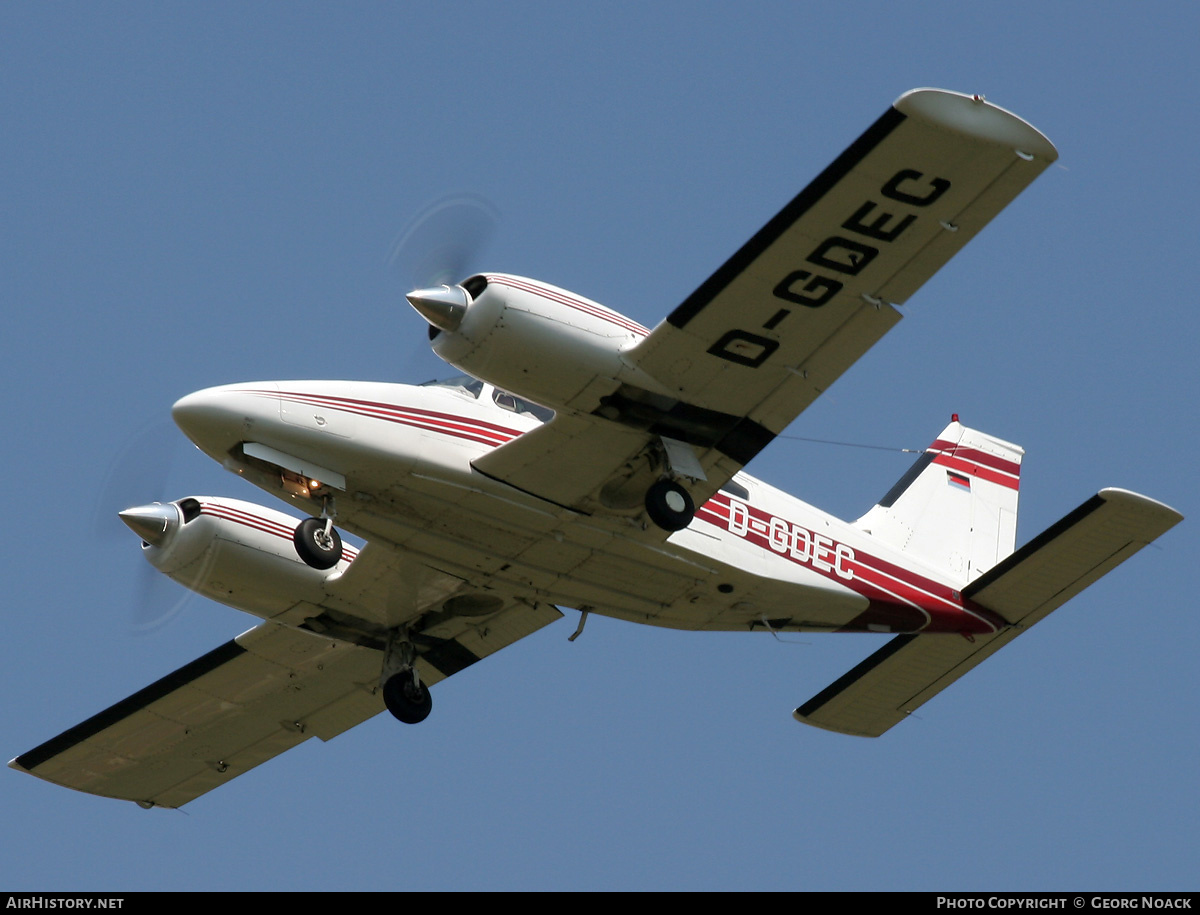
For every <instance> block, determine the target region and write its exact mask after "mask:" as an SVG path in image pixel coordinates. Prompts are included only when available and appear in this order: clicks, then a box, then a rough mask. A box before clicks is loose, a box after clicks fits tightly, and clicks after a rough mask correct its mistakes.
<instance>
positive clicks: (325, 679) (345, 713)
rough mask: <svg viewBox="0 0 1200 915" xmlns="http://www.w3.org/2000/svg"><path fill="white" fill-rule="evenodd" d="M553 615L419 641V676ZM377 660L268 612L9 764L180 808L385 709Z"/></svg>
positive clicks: (500, 643) (498, 619)
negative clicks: (422, 646) (270, 618)
mask: <svg viewBox="0 0 1200 915" xmlns="http://www.w3.org/2000/svg"><path fill="white" fill-rule="evenodd" d="M352 567H353V565H352ZM560 616H561V614H560V613H559V612H558V610H556V609H555V608H553V607H541V606H532V605H526V604H522V603H517V604H515V605H513V606H511V607H508V608H506V609H505V610H504V611H503V612H501V613H499V614H496V615H494V616H493V617H491V618H489V619H488V620H487V623H486V625H471V624H468V625H466V626H464V627H461V628H462V631H460V632H459V633H458V634H457V635H456V636H455V637H454V638H445V639H440V640H438V643H437V644H436V645H432V646H426V648H427V650H426V652H425V653H424V654H422V655H421V657H420V658H419V659H418V662H417V667H418V670H419V671H420V674H421V680H422V681H423V682H424V683H426V684H427V685H432V684H434V683H437V682H438V681H440V680H443V679H445V678H446V677H448V676H451V675H452V674H454V673H457V672H458V671H459V670H462V669H463V668H464V667H467V666H468V665H470V664H472V663H474V662H475V661H477V660H479V659H480V658H482V657H484V656H486V655H489V654H491V653H493V652H495V651H498V650H499V649H500V648H503V647H504V646H506V645H509V644H512V643H513V642H515V641H517V640H518V639H520V638H522V637H523V636H525V635H528V634H529V633H531V632H534V631H535V630H537V629H539V628H541V627H542V626H544V625H546V624H547V623H549V622H552V621H553V620H555V619H558V618H559V617H560ZM469 622H470V621H469ZM473 622H476V623H477V622H478V621H473ZM382 661H383V656H382V652H380V651H378V650H376V649H373V648H366V647H360V646H358V645H354V644H351V643H349V642H345V641H340V640H337V639H333V638H329V637H326V636H321V635H316V634H313V633H310V632H305V631H302V630H299V629H294V628H291V627H288V626H284V625H281V624H279V623H273V622H265V623H263V624H262V625H260V626H258V627H256V628H254V629H251V630H250V631H248V632H244V633H242V634H241V635H239V636H238V637H237V638H236V639H233V640H232V641H230V642H227V643H226V644H224V645H222V646H221V647H219V648H217V649H215V650H213V651H210V652H209V653H208V654H206V655H204V656H203V657H200V658H197V659H196V660H195V661H192V662H191V663H190V664H186V665H184V666H183V667H181V668H180V669H179V670H177V671H175V672H174V673H171V674H168V675H167V676H166V677H163V678H162V679H161V680H159V681H158V682H156V683H153V684H151V685H150V686H147V687H146V688H145V689H142V690H140V691H138V692H136V693H134V694H133V695H132V696H130V697H129V698H127V699H124V700H122V701H121V702H118V703H117V704H116V705H114V706H112V707H111V708H108V709H106V710H105V711H103V712H101V713H100V714H98V715H95V716H93V717H91V718H89V719H88V720H87V721H84V722H82V723H81V724H78V725H76V726H75V727H73V728H71V729H70V730H68V731H65V732H64V733H62V734H60V735H59V736H57V737H55V738H53V739H51V740H49V741H47V742H46V743H44V744H42V745H41V746H40V747H37V748H35V749H33V750H30V751H29V752H28V753H24V754H22V755H21V756H18V757H17V758H16V759H14V760H12V761H11V762H10V763H9V766H11V767H12V768H14V769H18V770H20V771H24V772H28V773H30V774H32V775H36V776H38V777H39V778H44V779H46V780H47V781H50V782H54V783H55V784H58V785H63V786H65V787H68V788H75V789H77V790H79V791H86V792H88V793H89V794H98V795H101V796H104V797H113V798H120V799H124V800H131V801H136V802H137V803H138V804H140V805H142V806H144V807H149V806H159V807H179V806H181V805H183V804H186V803H187V802H188V801H191V800H194V799H195V798H197V797H199V796H200V795H201V794H204V793H205V792H207V791H211V790H212V789H213V788H216V787H218V786H220V785H222V784H224V783H225V782H227V781H229V780H230V779H232V778H235V777H237V776H238V775H241V774H242V773H243V772H246V771H248V770H250V769H252V768H254V767H255V766H257V765H259V764H260V763H263V762H266V761H267V760H268V759H271V758H272V757H274V756H278V755H279V754H280V753H282V752H284V751H285V750H287V749H290V748H291V747H294V746H296V744H298V743H301V742H303V741H305V740H308V739H309V738H310V737H313V736H316V737H320V738H321V740H331V739H332V738H334V737H336V736H337V735H338V734H341V733H342V732H343V731H346V730H348V729H350V728H352V727H353V726H354V725H356V724H359V723H360V722H363V721H366V720H367V719H368V718H370V717H371V716H373V715H375V714H377V713H378V712H381V711H383V707H384V706H383V699H382V696H381V695H379V693H378V691H377V689H376V687H377V686H378V685H379V676H380V670H381V667H382Z"/></svg>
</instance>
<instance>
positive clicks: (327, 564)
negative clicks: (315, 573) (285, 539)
mask: <svg viewBox="0 0 1200 915" xmlns="http://www.w3.org/2000/svg"><path fill="white" fill-rule="evenodd" d="M292 542H293V543H294V544H296V553H297V554H298V555H299V556H300V558H301V559H303V560H304V561H305V562H306V563H308V564H309V565H310V566H312V567H313V568H314V569H332V568H333V567H334V566H335V565H337V564H338V560H339V559H341V558H342V538H341V535H340V534H338V532H337V528H336V527H331V528H330V529H329V536H328V537H326V536H325V522H324V521H322V520H320V519H319V518H305V519H304V520H303V521H301V522H300V523H299V524H297V525H296V530H295V531H293V532H292Z"/></svg>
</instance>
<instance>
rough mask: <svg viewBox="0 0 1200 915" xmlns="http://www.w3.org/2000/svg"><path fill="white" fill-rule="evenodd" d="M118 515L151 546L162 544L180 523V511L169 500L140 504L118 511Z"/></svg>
mask: <svg viewBox="0 0 1200 915" xmlns="http://www.w3.org/2000/svg"><path fill="white" fill-rule="evenodd" d="M117 516H118V517H119V518H120V519H121V520H122V521H124V522H125V524H126V525H127V526H128V527H129V529H130V530H131V531H133V532H134V533H135V534H137V535H138V536H139V537H141V538H142V539H143V540H144V541H146V543H149V544H150V545H151V546H162V545H163V543H165V542H166V540H167V538H168V537H169V536H171V532H172V531H173V530H174V529H175V528H176V527H177V526H178V525H179V512H178V510H177V509H176V508H175V506H174V505H172V504H171V503H169V502H165V503H164V502H155V503H153V504H152V505H138V506H135V507H134V508H127V509H125V511H123V512H117Z"/></svg>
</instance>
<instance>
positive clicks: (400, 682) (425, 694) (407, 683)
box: [383, 670, 433, 724]
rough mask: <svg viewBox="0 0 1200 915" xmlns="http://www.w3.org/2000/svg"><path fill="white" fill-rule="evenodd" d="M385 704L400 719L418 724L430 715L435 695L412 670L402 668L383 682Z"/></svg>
mask: <svg viewBox="0 0 1200 915" xmlns="http://www.w3.org/2000/svg"><path fill="white" fill-rule="evenodd" d="M383 704H384V705H386V706H387V710H388V711H389V712H391V713H392V715H393V716H395V717H396V718H397V719H398V720H400V721H403V722H404V723H405V724H416V723H417V722H419V721H424V720H425V719H426V718H428V717H429V712H430V710H431V709H432V708H433V697H432V696H430V695H429V687H428V686H426V685H425V684H424V683H422V682H421V681H420V680H418V679H417V678H416V677H415V676H413V672H412V671H411V670H402V671H400V673H398V674H393V675H392V676H390V677H388V679H387V682H386V683H384V684H383Z"/></svg>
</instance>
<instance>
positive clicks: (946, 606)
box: [696, 493, 1003, 632]
mask: <svg viewBox="0 0 1200 915" xmlns="http://www.w3.org/2000/svg"><path fill="white" fill-rule="evenodd" d="M733 504H734V500H732V499H730V498H729V497H728V496H725V495H723V494H720V493H718V494H717V495H715V496H713V498H712V499H710V500H709V501H708V502H706V503H705V504H704V505H702V506H701V507H700V509H699V510H698V511H697V512H696V518H697V519H699V520H701V521H705V522H707V523H709V524H713V525H714V526H716V527H718V528H722V529H724V530H726V531H729V532H730V533H732V534H734V536H738V537H741V538H742V539H744V540H747V541H749V542H751V543H753V544H755V545H756V546H759V547H761V548H763V549H764V550H765V551H767V552H769V553H772V554H774V555H776V556H778V557H779V558H781V559H787V560H788V561H789V562H793V563H795V564H797V565H800V566H803V567H805V568H808V569H811V570H813V571H814V572H817V573H818V574H819V575H821V576H823V577H825V578H828V579H830V580H831V581H836V582H838V583H839V584H842V585H844V586H846V587H848V588H850V589H852V590H854V591H856V592H858V593H859V594H861V595H862V596H863V597H866V598H867V599H868V600H869V601H870V602H871V605H870V607H869V608H868V609H867V610H866V611H864V612H863V613H862V614H860V615H859V616H858V617H856V618H855V619H854V620H852V621H851V622H850V623H849V624H847V625H846V626H844V627H843V629H844V630H845V631H864V630H866V629H867V627H868V626H870V625H875V626H879V625H884V626H887V627H888V628H890V629H892V630H893V631H916V630H922V631H926V632H993V631H995V630H996V629H997V628H999V626H1000V625H1003V621H997V620H993V619H991V618H990V616H985V615H984V614H981V613H980V612H978V609H977V608H974V607H971V608H967V607H965V606H964V604H963V601H962V598H961V596H960V595H959V594H958V592H957V591H956V590H954V589H953V588H952V587H951V586H949V585H946V584H942V583H941V582H937V581H934V580H933V579H930V578H926V577H925V576H923V575H920V574H918V573H916V572H913V571H912V570H910V569H906V568H903V567H902V566H898V565H896V564H894V563H891V562H888V561H887V560H884V559H881V558H879V557H878V556H875V555H872V554H870V553H866V552H864V551H863V550H862V549H861V548H859V547H851V546H850V545H849V544H844V543H841V542H840V541H836V540H834V539H833V538H831V537H827V536H825V535H822V534H819V532H814V531H810V530H808V529H807V528H804V527H802V526H801V525H799V524H796V523H795V522H792V521H788V520H787V519H785V518H782V517H781V516H776V515H771V514H770V513H768V512H765V511H762V510H761V509H758V508H756V507H754V506H751V505H750V504H749V503H746V502H742V501H740V500H738V501H737V502H736V504H737V505H738V506H739V507H738V509H737V511H736V513H737V514H738V515H743V513H744V515H743V517H742V518H741V519H740V521H739V522H738V523H737V524H736V525H735V524H734V523H733V515H734V513H735V512H734V509H733ZM735 528H737V529H736V530H735ZM742 528H744V530H742ZM798 531H802V532H803V533H802V534H801V533H799V532H798ZM800 539H803V540H804V541H805V547H804V549H802V550H797V549H796V545H797V542H798V540H800ZM819 541H823V542H820V543H819ZM781 546H782V547H783V549H780V547H781ZM825 567H827V568H825ZM839 572H840V573H841V574H839ZM847 573H848V574H847Z"/></svg>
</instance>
